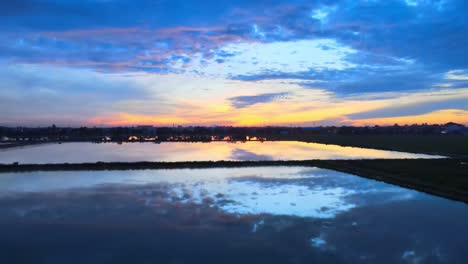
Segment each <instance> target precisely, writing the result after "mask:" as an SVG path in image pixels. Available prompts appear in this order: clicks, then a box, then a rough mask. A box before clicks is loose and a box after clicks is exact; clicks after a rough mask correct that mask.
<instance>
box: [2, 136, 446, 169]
mask: <svg viewBox="0 0 468 264" xmlns="http://www.w3.org/2000/svg"><path fill="white" fill-rule="evenodd" d="M415 158H441V156H435V155H425V154H414V153H405V152H397V151H386V150H377V149H367V148H355V147H342V146H338V145H325V144H318V143H306V142H297V141H266V142H263V143H262V142H259V141H250V142H249V141H248V142H245V143H243V142H237V143H228V142H211V143H200V142H198V143H187V142H170V143H160V144H155V143H123V144H117V143H100V144H97V143H89V142H83V143H63V144H57V143H50V144H40V145H29V146H26V147H18V148H11V149H2V150H0V163H5V164H6V163H13V162H19V163H36V164H37V163H66V162H68V163H83V162H97V161H102V162H132V161H207V160H307V159H415Z"/></svg>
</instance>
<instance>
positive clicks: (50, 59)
mask: <svg viewBox="0 0 468 264" xmlns="http://www.w3.org/2000/svg"><path fill="white" fill-rule="evenodd" d="M467 14H468V1H466V0H434V1H430V0H343V1H338V0H322V1H313V0H309V1H303V0H236V1H234V0H203V1H201V0H199V1H196V0H153V1H149V0H141V1H137V0H135V1H131V0H128V1H124V0H76V1H72V0H15V1H0V125H32V126H36V125H50V124H52V123H55V124H57V125H62V126H63V125H72V126H77V125H96V126H100V125H133V124H145V125H172V124H176V125H249V126H250V125H299V126H311V125H349V124H352V125H374V124H378V125H383V124H394V123H399V124H412V123H423V122H425V123H446V122H449V121H454V122H459V123H464V124H468V18H467Z"/></svg>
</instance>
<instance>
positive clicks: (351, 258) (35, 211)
mask: <svg viewBox="0 0 468 264" xmlns="http://www.w3.org/2000/svg"><path fill="white" fill-rule="evenodd" d="M0 208H2V210H1V211H0V234H1V236H0V263H239V262H243V263H383V264H385V263H451V264H453V263H454V264H456V263H466V259H467V258H468V236H467V232H468V231H467V230H468V206H467V205H466V204H463V203H459V202H453V201H450V200H446V199H442V198H438V197H434V196H430V195H426V194H422V193H419V192H416V191H413V190H408V189H404V188H400V187H396V186H393V185H388V184H385V183H382V182H377V181H373V180H368V179H364V178H360V177H356V176H353V175H349V174H345V173H340V172H335V171H331V170H324V169H318V168H306V167H260V168H258V167H257V168H225V169H222V168H215V169H174V170H142V171H98V172H94V171H88V172H31V173H11V174H10V173H7V174H0Z"/></svg>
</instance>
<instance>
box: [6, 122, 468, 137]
mask: <svg viewBox="0 0 468 264" xmlns="http://www.w3.org/2000/svg"><path fill="white" fill-rule="evenodd" d="M446 134H450V135H468V129H467V128H466V127H465V126H464V125H461V124H456V123H447V124H443V125H428V124H422V125H404V126H400V125H396V124H395V125H393V126H365V127H354V126H341V127H337V126H327V127H322V126H321V127H231V126H213V127H202V126H173V127H156V126H133V127H79V128H74V127H57V126H55V125H52V126H50V127H34V128H33V127H0V140H1V141H214V140H225V141H229V140H232V141H239V140H291V139H294V138H301V137H304V136H308V135H446Z"/></svg>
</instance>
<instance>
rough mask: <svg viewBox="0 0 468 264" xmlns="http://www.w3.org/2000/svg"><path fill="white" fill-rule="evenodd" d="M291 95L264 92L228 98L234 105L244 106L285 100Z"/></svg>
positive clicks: (237, 106)
mask: <svg viewBox="0 0 468 264" xmlns="http://www.w3.org/2000/svg"><path fill="white" fill-rule="evenodd" d="M289 96H290V94H289V93H287V92H283V93H264V94H257V95H244V96H237V97H231V98H228V100H229V101H230V102H231V104H232V106H234V107H235V108H244V107H248V106H251V105H254V104H259V103H268V102H273V101H277V100H284V99H287V98H288V97H289Z"/></svg>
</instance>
